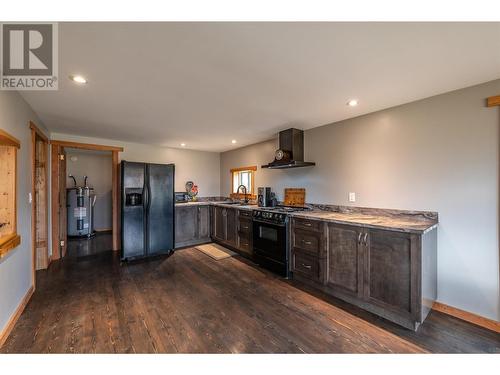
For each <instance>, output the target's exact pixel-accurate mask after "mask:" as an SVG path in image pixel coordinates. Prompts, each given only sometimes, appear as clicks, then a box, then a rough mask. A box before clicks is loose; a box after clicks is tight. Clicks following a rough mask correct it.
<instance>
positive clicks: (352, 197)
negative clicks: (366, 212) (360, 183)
mask: <svg viewBox="0 0 500 375" xmlns="http://www.w3.org/2000/svg"><path fill="white" fill-rule="evenodd" d="M349 202H356V193H349Z"/></svg>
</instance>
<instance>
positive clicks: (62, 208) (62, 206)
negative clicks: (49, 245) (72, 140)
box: [59, 147, 68, 257]
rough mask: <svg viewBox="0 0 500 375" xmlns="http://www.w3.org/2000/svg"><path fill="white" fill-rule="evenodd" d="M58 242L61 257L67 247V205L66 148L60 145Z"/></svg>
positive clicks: (64, 254)
mask: <svg viewBox="0 0 500 375" xmlns="http://www.w3.org/2000/svg"><path fill="white" fill-rule="evenodd" d="M59 243H60V247H59V248H60V249H61V257H64V256H66V251H67V248H68V207H67V202H66V150H65V149H64V147H61V150H60V154H59Z"/></svg>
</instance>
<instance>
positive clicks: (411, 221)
mask: <svg viewBox="0 0 500 375" xmlns="http://www.w3.org/2000/svg"><path fill="white" fill-rule="evenodd" d="M227 202H228V201H223V200H219V201H215V200H210V201H206V200H202V201H197V202H187V203H176V204H175V206H176V207H179V206H181V207H182V206H199V205H203V206H206V205H212V206H219V207H227V208H237V209H239V210H246V211H251V210H254V209H258V208H259V207H258V206H257V205H255V204H248V205H240V204H228V203H227ZM307 206H308V207H309V208H310V209H309V210H305V211H298V212H293V213H290V214H289V215H290V216H291V217H297V218H306V219H311V220H320V221H327V222H331V223H338V224H349V225H355V226H359V227H365V228H374V229H386V230H392V231H397V232H406V233H417V234H423V233H426V232H428V231H430V230H432V229H434V228H436V227H437V225H438V214H437V212H429V211H407V210H393V209H382V208H368V207H351V206H335V205H320V204H308V205H307Z"/></svg>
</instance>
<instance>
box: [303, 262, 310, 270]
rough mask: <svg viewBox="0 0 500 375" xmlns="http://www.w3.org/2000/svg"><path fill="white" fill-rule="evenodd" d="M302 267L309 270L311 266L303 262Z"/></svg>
mask: <svg viewBox="0 0 500 375" xmlns="http://www.w3.org/2000/svg"><path fill="white" fill-rule="evenodd" d="M302 267H304V268H306V269H308V270H310V269H311V268H312V266H310V265H309V264H304V263H302Z"/></svg>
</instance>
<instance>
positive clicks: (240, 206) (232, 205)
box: [175, 201, 257, 211]
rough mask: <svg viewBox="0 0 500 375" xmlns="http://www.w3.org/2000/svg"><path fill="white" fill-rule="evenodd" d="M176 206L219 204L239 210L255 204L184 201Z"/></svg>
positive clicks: (253, 207) (249, 207) (255, 206)
mask: <svg viewBox="0 0 500 375" xmlns="http://www.w3.org/2000/svg"><path fill="white" fill-rule="evenodd" d="M175 206H176V207H183V206H220V207H228V208H229V207H231V208H237V209H239V210H248V211H249V210H253V209H255V208H257V205H256V204H247V205H240V204H228V203H226V202H224V201H197V202H185V203H176V204H175Z"/></svg>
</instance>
